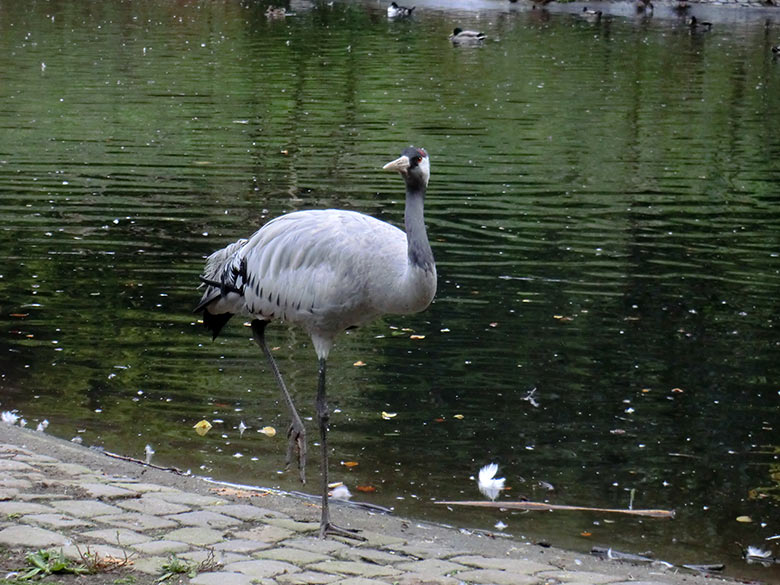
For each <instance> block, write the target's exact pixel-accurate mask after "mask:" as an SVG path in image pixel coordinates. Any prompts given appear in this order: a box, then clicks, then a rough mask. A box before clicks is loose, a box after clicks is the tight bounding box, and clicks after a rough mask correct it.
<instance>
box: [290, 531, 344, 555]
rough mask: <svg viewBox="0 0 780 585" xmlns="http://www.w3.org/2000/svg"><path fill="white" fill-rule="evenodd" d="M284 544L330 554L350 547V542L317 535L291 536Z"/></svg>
mask: <svg viewBox="0 0 780 585" xmlns="http://www.w3.org/2000/svg"><path fill="white" fill-rule="evenodd" d="M284 546H291V547H294V548H300V549H302V550H308V551H310V552H316V553H320V554H323V555H329V554H332V553H334V552H336V551H338V550H342V549H345V548H349V545H348V544H345V543H343V542H341V541H338V540H326V539H322V538H318V537H316V536H308V537H306V536H304V537H299V538H290V539H288V540H285V541H284Z"/></svg>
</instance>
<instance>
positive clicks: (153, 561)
mask: <svg viewBox="0 0 780 585" xmlns="http://www.w3.org/2000/svg"><path fill="white" fill-rule="evenodd" d="M169 560H170V555H168V556H164V557H141V558H138V559H133V569H135V570H136V571H140V572H141V573H146V574H147V575H157V576H162V575H163V574H164V573H165V571H163V568H162V566H163V565H164V564H165V563H167V562H168V561H169Z"/></svg>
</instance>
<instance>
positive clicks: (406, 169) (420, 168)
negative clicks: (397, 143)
mask: <svg viewBox="0 0 780 585" xmlns="http://www.w3.org/2000/svg"><path fill="white" fill-rule="evenodd" d="M382 168H383V169H384V170H386V171H398V172H399V173H401V176H402V177H403V178H404V180H405V181H406V184H407V185H408V186H409V187H421V188H423V189H425V187H426V186H427V185H428V178H429V177H430V176H431V166H430V162H429V161H428V153H427V152H425V150H424V149H422V148H417V147H416V146H410V147H409V148H405V149H404V151H403V152H402V153H401V156H399V157H398V158H397V159H395V160H394V161H391V162H389V163H387V164H386V165H385V166H383V167H382Z"/></svg>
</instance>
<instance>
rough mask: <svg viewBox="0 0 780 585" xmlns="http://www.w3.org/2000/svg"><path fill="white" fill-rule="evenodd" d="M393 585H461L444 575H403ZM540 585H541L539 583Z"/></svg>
mask: <svg viewBox="0 0 780 585" xmlns="http://www.w3.org/2000/svg"><path fill="white" fill-rule="evenodd" d="M393 584H394V585H463V584H464V581H461V580H460V579H458V578H457V577H445V576H444V575H439V576H433V575H423V574H421V573H405V574H403V575H401V576H400V577H399V578H398V580H396V581H393ZM540 585H542V584H541V583H540Z"/></svg>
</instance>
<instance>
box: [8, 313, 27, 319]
mask: <svg viewBox="0 0 780 585" xmlns="http://www.w3.org/2000/svg"><path fill="white" fill-rule="evenodd" d="M28 315H29V313H11V314H10V315H8V316H9V317H13V318H15V319H24V318H25V317H27V316H28Z"/></svg>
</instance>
